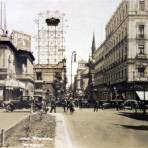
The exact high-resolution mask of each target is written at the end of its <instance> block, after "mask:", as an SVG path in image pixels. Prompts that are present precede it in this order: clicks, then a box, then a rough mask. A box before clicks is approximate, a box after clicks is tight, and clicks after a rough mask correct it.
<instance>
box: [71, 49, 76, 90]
mask: <svg viewBox="0 0 148 148" xmlns="http://www.w3.org/2000/svg"><path fill="white" fill-rule="evenodd" d="M76 55H77V53H76V51H72V53H71V92H72V89H73V88H72V65H73V61H74V62H76Z"/></svg>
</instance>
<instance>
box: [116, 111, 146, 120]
mask: <svg viewBox="0 0 148 148" xmlns="http://www.w3.org/2000/svg"><path fill="white" fill-rule="evenodd" d="M118 115H120V116H124V117H128V118H131V119H136V120H143V121H148V114H146V115H144V114H142V113H127V112H120V113H118Z"/></svg>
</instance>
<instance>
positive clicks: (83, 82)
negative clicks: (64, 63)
mask: <svg viewBox="0 0 148 148" xmlns="http://www.w3.org/2000/svg"><path fill="white" fill-rule="evenodd" d="M86 64H87V62H86V61H85V60H80V61H78V68H77V73H76V76H75V82H74V85H75V86H74V89H75V94H76V96H84V94H85V93H84V91H85V90H86V88H87V86H88V76H87V75H88V67H87V66H86Z"/></svg>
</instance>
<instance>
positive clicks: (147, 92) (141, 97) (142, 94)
mask: <svg viewBox="0 0 148 148" xmlns="http://www.w3.org/2000/svg"><path fill="white" fill-rule="evenodd" d="M136 93H137V95H138V97H139V99H140V100H144V95H145V100H148V91H145V92H144V91H136ZM144 93H145V94H144Z"/></svg>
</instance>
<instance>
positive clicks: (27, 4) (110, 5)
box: [5, 0, 121, 76]
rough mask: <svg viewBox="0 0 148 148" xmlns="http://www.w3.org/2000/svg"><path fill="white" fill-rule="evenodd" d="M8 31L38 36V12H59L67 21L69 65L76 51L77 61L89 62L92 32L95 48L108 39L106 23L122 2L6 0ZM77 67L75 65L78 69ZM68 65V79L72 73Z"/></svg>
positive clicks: (100, 0) (118, 0) (109, 0)
mask: <svg viewBox="0 0 148 148" xmlns="http://www.w3.org/2000/svg"><path fill="white" fill-rule="evenodd" d="M5 1H6V8H7V26H8V30H11V29H14V30H17V31H23V32H25V33H29V34H32V35H35V33H36V32H37V27H36V25H35V23H34V21H33V20H35V19H36V17H37V14H38V13H39V12H46V10H49V11H55V10H58V11H60V12H61V13H65V14H66V16H65V17H66V19H67V20H68V22H67V25H68V26H69V27H68V28H67V33H66V36H65V41H66V55H67V60H68V63H70V59H69V58H70V56H71V52H72V51H73V50H76V51H77V55H78V56H77V58H78V59H79V60H80V59H86V60H87V59H88V57H89V54H90V52H91V44H92V37H93V32H94V33H95V39H96V47H99V45H100V44H101V42H102V41H103V40H104V38H105V24H106V23H107V22H108V20H109V19H110V17H111V16H112V14H113V12H114V11H115V10H116V8H117V6H118V5H119V3H120V1H121V0H5ZM75 67H76V66H75ZM69 69H70V66H69V64H68V76H69V74H70V70H69Z"/></svg>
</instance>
